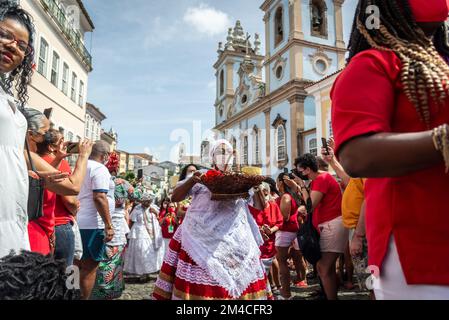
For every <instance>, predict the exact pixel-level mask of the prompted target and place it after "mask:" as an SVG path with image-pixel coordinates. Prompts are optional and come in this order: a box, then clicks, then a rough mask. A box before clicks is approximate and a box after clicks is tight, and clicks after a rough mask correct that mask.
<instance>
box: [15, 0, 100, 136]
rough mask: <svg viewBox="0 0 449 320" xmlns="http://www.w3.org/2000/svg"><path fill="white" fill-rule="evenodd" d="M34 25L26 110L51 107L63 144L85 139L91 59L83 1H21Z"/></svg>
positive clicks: (90, 29)
mask: <svg viewBox="0 0 449 320" xmlns="http://www.w3.org/2000/svg"><path fill="white" fill-rule="evenodd" d="M17 2H18V3H19V4H20V5H21V6H22V7H23V8H24V9H25V10H27V11H28V12H30V13H31V15H32V16H33V18H34V23H35V26H36V39H35V43H34V50H35V59H36V60H35V64H36V72H35V74H34V76H33V79H32V83H31V86H30V88H29V90H28V93H29V96H30V99H29V103H28V104H29V106H30V107H33V108H36V109H39V110H41V111H43V110H45V109H48V108H52V109H53V113H52V117H51V121H52V123H53V124H54V127H55V129H60V130H61V131H63V132H64V135H65V138H66V139H67V140H72V141H74V140H78V139H81V138H82V137H84V136H85V128H84V122H85V114H86V97H87V87H88V76H89V73H90V72H91V71H92V57H91V55H90V53H89V51H88V49H87V48H86V46H85V42H84V39H85V35H86V33H89V32H93V30H94V24H93V22H92V20H91V18H90V16H89V14H88V12H87V10H86V8H85V7H84V5H83V2H82V1H81V0H20V1H17Z"/></svg>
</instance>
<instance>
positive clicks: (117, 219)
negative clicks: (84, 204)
mask: <svg viewBox="0 0 449 320" xmlns="http://www.w3.org/2000/svg"><path fill="white" fill-rule="evenodd" d="M111 220H112V226H113V228H114V237H113V238H112V240H111V241H109V242H108V243H107V245H108V246H124V245H126V243H127V239H126V235H127V234H128V233H129V227H128V223H127V222H126V219H125V206H123V207H121V208H115V210H114V212H112V213H111Z"/></svg>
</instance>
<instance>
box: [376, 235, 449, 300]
mask: <svg viewBox="0 0 449 320" xmlns="http://www.w3.org/2000/svg"><path fill="white" fill-rule="evenodd" d="M368 281H369V280H368ZM372 286H373V288H374V294H375V295H376V299H377V300H449V286H437V285H408V284H407V281H406V280H405V276H404V272H403V271H402V266H401V262H400V260H399V254H398V250H397V248H396V243H395V241H394V238H393V237H391V239H390V244H389V248H388V251H387V255H386V257H385V260H384V262H383V264H382V273H381V276H380V278H374V280H373V282H372Z"/></svg>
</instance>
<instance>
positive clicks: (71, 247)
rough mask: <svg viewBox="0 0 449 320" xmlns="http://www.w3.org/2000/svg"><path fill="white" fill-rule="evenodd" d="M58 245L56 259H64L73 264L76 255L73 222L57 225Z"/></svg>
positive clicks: (68, 264)
mask: <svg viewBox="0 0 449 320" xmlns="http://www.w3.org/2000/svg"><path fill="white" fill-rule="evenodd" d="M55 236H56V245H55V259H64V260H65V261H66V262H67V266H71V265H73V258H74V255H75V234H74V233H73V229H72V224H71V223H67V224H63V225H60V226H56V227H55Z"/></svg>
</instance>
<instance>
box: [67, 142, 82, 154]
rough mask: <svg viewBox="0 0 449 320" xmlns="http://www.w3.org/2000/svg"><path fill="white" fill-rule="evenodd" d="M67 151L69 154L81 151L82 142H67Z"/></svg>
mask: <svg viewBox="0 0 449 320" xmlns="http://www.w3.org/2000/svg"><path fill="white" fill-rule="evenodd" d="M67 153H69V154H78V153H80V144H79V143H78V142H69V143H68V144H67Z"/></svg>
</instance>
